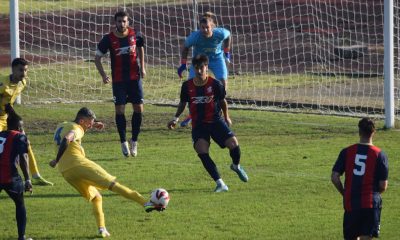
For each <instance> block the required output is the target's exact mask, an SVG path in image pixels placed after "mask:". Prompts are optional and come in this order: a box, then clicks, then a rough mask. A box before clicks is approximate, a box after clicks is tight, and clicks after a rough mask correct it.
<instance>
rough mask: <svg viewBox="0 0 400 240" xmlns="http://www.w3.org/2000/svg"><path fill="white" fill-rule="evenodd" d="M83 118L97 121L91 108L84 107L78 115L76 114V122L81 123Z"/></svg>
mask: <svg viewBox="0 0 400 240" xmlns="http://www.w3.org/2000/svg"><path fill="white" fill-rule="evenodd" d="M82 118H92V119H96V115H95V114H94V112H93V111H92V110H90V109H89V108H87V107H83V108H81V109H79V111H78V113H77V114H76V117H75V121H79V120H80V119H82Z"/></svg>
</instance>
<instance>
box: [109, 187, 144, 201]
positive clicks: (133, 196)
mask: <svg viewBox="0 0 400 240" xmlns="http://www.w3.org/2000/svg"><path fill="white" fill-rule="evenodd" d="M110 190H111V191H113V192H115V193H118V194H119V195H121V196H123V197H125V198H127V199H130V200H133V201H135V202H137V203H139V204H140V205H141V206H143V205H144V204H145V203H146V202H147V201H146V199H144V197H143V196H142V195H140V193H138V192H137V191H134V190H131V189H129V188H127V187H125V186H124V185H121V184H119V183H115V184H114V186H112V188H111V189H110Z"/></svg>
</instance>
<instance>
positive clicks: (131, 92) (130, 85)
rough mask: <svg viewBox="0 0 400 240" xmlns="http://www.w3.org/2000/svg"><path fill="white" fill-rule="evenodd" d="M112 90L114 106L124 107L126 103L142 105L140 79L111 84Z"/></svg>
mask: <svg viewBox="0 0 400 240" xmlns="http://www.w3.org/2000/svg"><path fill="white" fill-rule="evenodd" d="M112 90H113V101H114V104H115V105H125V104H126V103H128V102H130V103H133V104H142V103H143V87H142V79H139V80H133V81H124V82H119V83H113V84H112Z"/></svg>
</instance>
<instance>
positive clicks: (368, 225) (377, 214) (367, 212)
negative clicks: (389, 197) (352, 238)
mask: <svg viewBox="0 0 400 240" xmlns="http://www.w3.org/2000/svg"><path fill="white" fill-rule="evenodd" d="M379 205H381V204H379ZM361 214H362V216H361V219H360V221H361V223H360V239H361V240H369V239H372V238H373V237H376V238H378V237H379V233H380V218H381V206H380V207H378V208H370V209H361Z"/></svg>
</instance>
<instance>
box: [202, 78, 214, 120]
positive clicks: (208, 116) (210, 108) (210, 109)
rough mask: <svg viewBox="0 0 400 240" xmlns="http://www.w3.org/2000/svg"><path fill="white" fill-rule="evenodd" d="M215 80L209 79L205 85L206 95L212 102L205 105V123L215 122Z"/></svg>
mask: <svg viewBox="0 0 400 240" xmlns="http://www.w3.org/2000/svg"><path fill="white" fill-rule="evenodd" d="M214 81H215V80H214V79H213V78H211V77H208V79H207V83H206V85H204V94H205V96H207V99H209V100H210V102H208V103H206V104H205V116H204V118H205V119H204V121H205V122H209V123H211V122H214V114H215V113H214V111H215V102H214V89H213V83H214Z"/></svg>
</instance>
